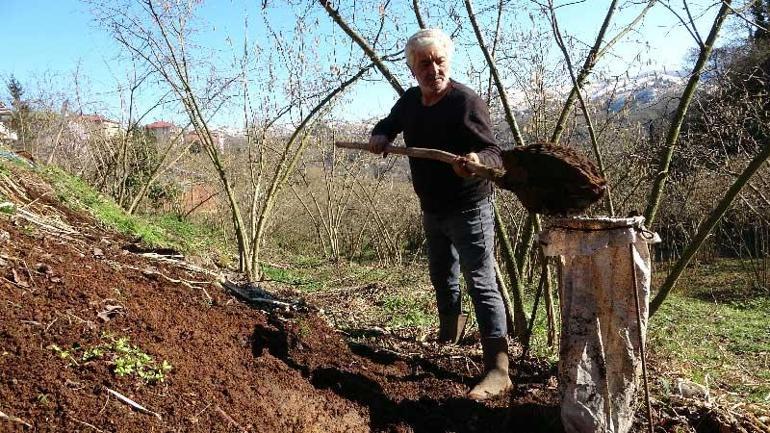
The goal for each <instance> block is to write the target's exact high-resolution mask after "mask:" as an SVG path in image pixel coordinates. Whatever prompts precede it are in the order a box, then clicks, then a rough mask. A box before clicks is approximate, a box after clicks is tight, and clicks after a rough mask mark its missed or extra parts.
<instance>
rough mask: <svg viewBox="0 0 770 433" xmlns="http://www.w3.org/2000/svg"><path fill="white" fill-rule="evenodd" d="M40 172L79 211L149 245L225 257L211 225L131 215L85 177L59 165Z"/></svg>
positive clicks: (169, 218)
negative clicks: (65, 169) (83, 178)
mask: <svg viewBox="0 0 770 433" xmlns="http://www.w3.org/2000/svg"><path fill="white" fill-rule="evenodd" d="M40 174H41V175H42V176H43V177H44V178H45V179H46V180H47V181H48V182H49V183H50V184H51V186H52V187H53V188H54V190H55V191H56V194H57V198H58V199H59V200H60V201H61V202H62V203H63V204H65V205H67V206H69V207H70V208H73V209H75V210H83V211H87V212H88V213H90V214H91V215H93V217H94V218H96V219H97V220H98V221H99V222H101V223H102V224H104V225H105V226H106V227H108V228H110V229H113V230H115V231H117V232H119V233H121V234H123V235H126V236H128V237H131V238H138V239H140V240H141V242H143V243H144V244H145V245H147V246H149V247H165V248H173V249H176V250H178V251H180V252H182V253H184V254H195V255H203V254H208V255H211V254H215V255H216V254H218V255H219V257H218V258H222V257H225V254H224V251H226V246H224V245H223V244H222V241H221V240H220V238H219V236H218V235H217V233H215V231H214V230H213V229H211V228H207V227H204V226H201V225H197V224H194V223H191V222H189V221H185V220H182V219H180V218H178V217H177V216H176V215H171V214H164V215H129V214H127V213H126V212H125V211H124V210H123V209H122V208H121V207H120V206H118V205H117V203H115V202H114V201H113V200H112V199H110V198H109V197H105V196H104V195H102V194H99V193H98V192H97V191H96V190H94V189H93V188H92V187H91V186H89V185H88V184H87V183H86V182H85V181H83V180H82V179H80V178H78V177H75V176H72V175H70V174H68V173H66V172H64V171H63V170H61V169H59V168H56V167H46V168H44V169H42V170H40Z"/></svg>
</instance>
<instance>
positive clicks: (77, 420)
mask: <svg viewBox="0 0 770 433" xmlns="http://www.w3.org/2000/svg"><path fill="white" fill-rule="evenodd" d="M67 417H69V419H71V420H72V421H75V422H76V423H78V424H81V425H84V426H86V427H91V428H92V429H94V430H96V431H98V432H100V433H107V432H105V431H104V430H102V429H100V428H99V427H97V426H95V425H93V424H89V423H87V422H85V421H81V420H79V419H75V418H73V417H72V416H71V415H67Z"/></svg>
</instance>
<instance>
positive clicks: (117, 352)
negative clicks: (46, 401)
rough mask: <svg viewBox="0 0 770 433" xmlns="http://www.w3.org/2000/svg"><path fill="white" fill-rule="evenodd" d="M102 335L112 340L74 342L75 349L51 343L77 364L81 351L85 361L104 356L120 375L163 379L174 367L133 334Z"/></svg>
mask: <svg viewBox="0 0 770 433" xmlns="http://www.w3.org/2000/svg"><path fill="white" fill-rule="evenodd" d="M102 338H103V339H104V340H107V341H108V342H107V343H105V344H99V345H96V346H93V347H88V348H82V347H80V346H79V345H73V347H72V349H71V350H65V349H62V348H61V347H59V346H57V345H55V344H52V345H50V346H48V347H49V348H50V349H51V350H53V351H54V352H55V353H56V355H57V356H59V357H60V358H62V359H70V360H71V361H72V363H74V364H77V362H76V361H75V357H74V356H73V355H74V354H77V353H80V352H82V353H80V354H79V357H78V358H79V359H80V361H82V362H91V361H96V360H104V361H106V362H107V363H108V364H110V365H111V366H112V371H113V373H115V374H116V375H118V376H121V377H124V376H136V377H139V378H141V379H142V380H144V381H145V382H147V383H154V382H163V381H164V380H165V378H166V374H167V373H168V372H170V371H171V370H172V369H173V367H172V365H171V363H170V362H168V361H166V360H163V361H161V363H160V364H158V363H157V362H155V360H154V359H153V357H152V356H151V355H149V354H147V353H145V352H144V351H143V350H142V349H140V348H139V347H137V346H134V345H132V344H131V342H130V339H129V337H119V338H115V337H114V336H113V335H112V334H109V333H105V334H102Z"/></svg>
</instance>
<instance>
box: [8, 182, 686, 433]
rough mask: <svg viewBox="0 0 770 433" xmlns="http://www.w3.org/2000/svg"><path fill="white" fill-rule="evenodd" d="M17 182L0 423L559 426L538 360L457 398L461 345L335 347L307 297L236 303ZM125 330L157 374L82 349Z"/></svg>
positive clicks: (250, 427)
mask: <svg viewBox="0 0 770 433" xmlns="http://www.w3.org/2000/svg"><path fill="white" fill-rule="evenodd" d="M21 183H22V185H23V187H24V188H25V190H26V195H27V198H28V200H29V202H28V206H27V207H26V208H25V212H26V213H25V214H22V213H21V212H17V213H15V214H12V215H9V216H2V217H0V277H2V278H0V431H15V430H18V431H39V432H49V431H50V432H54V431H56V432H59V431H68V432H76V431H83V432H86V431H96V432H151V431H152V432H154V431H184V432H231V431H236V432H292V431H293V432H369V431H394V432H443V431H452V432H491V431H510V432H538V431H542V432H558V431H561V426H560V424H559V417H558V396H557V391H556V381H555V377H554V376H555V371H554V370H553V368H552V367H551V366H550V365H549V364H548V363H546V362H543V361H539V360H536V359H531V358H530V359H519V358H518V357H515V358H512V369H513V371H512V375H513V378H514V382H515V383H516V386H515V389H514V390H513V392H512V393H511V394H510V395H509V396H505V397H501V398H498V399H496V400H492V401H488V402H483V403H479V402H475V401H471V400H468V399H466V398H465V394H466V393H467V391H468V390H469V388H470V386H472V385H473V384H474V377H475V376H476V375H477V374H478V369H479V365H480V363H481V361H480V356H479V353H478V351H474V350H471V348H472V346H473V344H474V343H475V342H474V341H466V342H465V344H466V345H467V346H462V347H460V348H458V349H457V350H459V351H460V353H467V354H468V355H463V356H458V355H457V352H445V351H442V349H441V348H438V347H437V346H436V345H435V344H434V343H422V342H418V341H407V342H404V341H399V338H400V337H399V336H398V335H395V334H392V333H391V334H388V333H386V334H384V335H379V336H376V337H373V338H369V339H358V340H357V341H356V342H355V343H352V342H349V341H348V340H346V339H345V338H343V337H344V335H342V334H341V333H340V332H338V331H336V330H334V329H332V328H331V327H330V326H329V325H328V324H327V322H326V321H325V320H324V319H323V318H322V316H321V315H320V314H319V312H318V309H317V308H315V307H314V306H312V305H306V304H303V303H294V304H291V305H289V306H287V305H285V304H283V303H274V304H270V303H256V304H247V303H244V302H242V301H241V300H240V299H239V298H236V297H234V296H232V295H230V294H228V292H227V291H226V290H225V289H224V288H223V287H222V286H221V285H219V284H218V283H216V282H215V281H212V280H213V279H214V277H213V276H212V275H211V274H209V273H207V272H199V271H195V270H193V269H192V268H190V267H185V266H180V265H178V264H174V263H173V262H167V261H158V260H152V259H150V258H147V257H145V256H141V255H137V254H135V253H131V252H129V251H127V250H125V249H124V248H122V246H123V245H126V244H128V243H129V241H128V240H127V239H125V238H123V237H121V236H119V235H117V234H115V233H111V232H109V231H107V230H104V229H102V228H100V227H99V224H98V223H97V222H96V221H94V220H93V219H92V218H90V217H89V216H87V215H85V214H82V213H78V212H73V211H71V210H68V209H65V208H63V207H61V206H60V205H59V204H58V203H57V202H55V200H53V199H52V198H51V197H53V196H54V194H50V191H48V192H46V188H45V185H43V184H42V183H41V182H40V181H39V179H34V178H28V179H26V181H22V182H21ZM57 227H58V228H57ZM327 301H329V300H328V299H327ZM125 337H127V338H128V341H129V342H130V344H131V345H132V346H135V347H136V348H138V349H140V350H141V351H142V352H143V353H146V354H147V355H150V356H151V357H152V358H153V359H154V360H155V362H157V363H160V361H161V360H165V361H167V362H168V363H170V364H171V366H172V368H171V370H170V371H167V372H165V374H164V377H163V380H162V381H159V380H156V381H154V382H148V381H147V380H145V379H142V378H140V377H137V376H133V375H128V376H120V375H118V374H117V370H118V369H117V365H115V363H116V361H115V358H114V357H112V358H110V356H107V355H104V356H101V357H95V358H90V359H89V358H88V357H85V356H83V355H84V354H85V353H86V350H87V349H88V348H94V347H100V346H101V347H103V346H104V345H105V344H110V342H114V341H116V339H120V338H125ZM392 347H399V348H400V351H397V350H393V349H391V348H392ZM405 347H407V348H408V353H405V352H404V348H405ZM452 353H454V354H452ZM116 393H117V394H119V395H121V396H124V397H126V398H128V399H131V400H132V401H133V402H135V403H136V404H138V405H141V406H142V407H143V408H145V409H146V410H138V409H136V408H134V407H132V406H131V405H130V404H128V403H127V402H126V400H125V399H121V398H118V397H117V396H116ZM666 426H667V427H666V428H669V425H668V424H667V425H666ZM682 431H689V430H682Z"/></svg>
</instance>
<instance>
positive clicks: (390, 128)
mask: <svg viewBox="0 0 770 433" xmlns="http://www.w3.org/2000/svg"><path fill="white" fill-rule="evenodd" d="M403 107H404V103H403V97H401V98H399V99H398V101H396V103H395V104H394V105H393V108H391V109H390V114H388V116H387V117H385V118H384V119H382V120H380V121H379V122H377V124H376V125H374V128H372V134H371V135H386V136H387V137H388V139H389V140H390V141H393V140H395V139H396V136H397V135H398V134H400V133H401V132H402V131H403V130H404V126H403V124H402V122H401V118H402V116H401V112H402V111H403Z"/></svg>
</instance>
